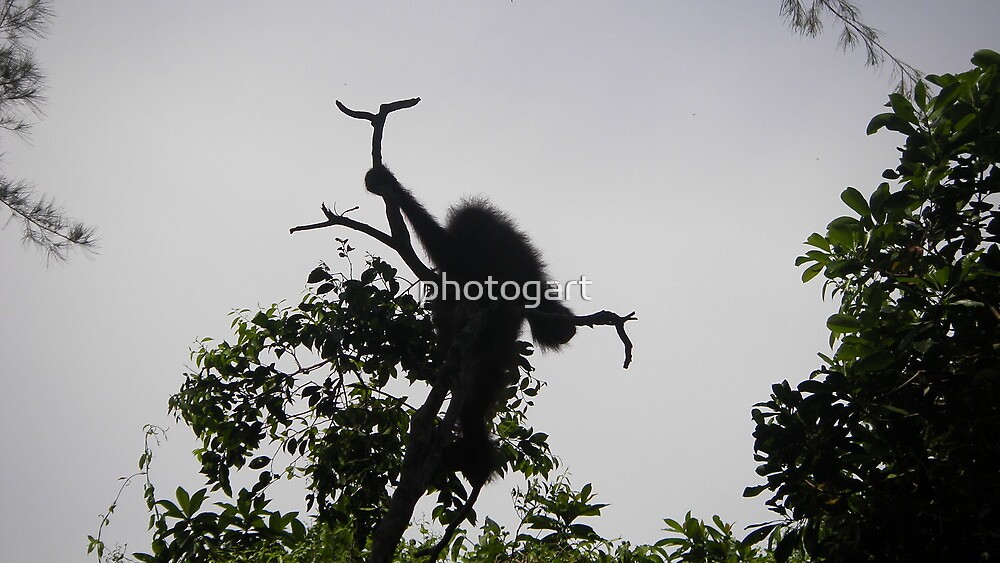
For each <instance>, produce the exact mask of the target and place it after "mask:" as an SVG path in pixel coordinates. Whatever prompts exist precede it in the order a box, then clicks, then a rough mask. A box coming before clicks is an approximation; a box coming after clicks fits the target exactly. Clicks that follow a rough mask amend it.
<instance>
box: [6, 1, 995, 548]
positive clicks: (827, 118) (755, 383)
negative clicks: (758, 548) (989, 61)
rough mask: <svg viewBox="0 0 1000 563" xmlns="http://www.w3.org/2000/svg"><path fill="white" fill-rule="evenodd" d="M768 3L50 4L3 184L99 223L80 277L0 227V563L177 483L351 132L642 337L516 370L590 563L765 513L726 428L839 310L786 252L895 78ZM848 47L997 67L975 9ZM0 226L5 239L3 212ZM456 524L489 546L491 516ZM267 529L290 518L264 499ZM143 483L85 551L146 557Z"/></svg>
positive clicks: (346, 165) (883, 152)
mask: <svg viewBox="0 0 1000 563" xmlns="http://www.w3.org/2000/svg"><path fill="white" fill-rule="evenodd" d="M778 4H779V2H778V0H772V1H770V2H745V1H735V0H730V1H719V2H691V3H681V2H665V1H660V2H655V1H636V2H629V3H611V2H580V1H570V0H565V1H551V2H530V1H524V0H520V1H515V2H506V1H500V0H496V1H492V2H475V3H470V2H458V1H452V2H448V1H425V2H407V3H385V2H336V3H334V2H297V3H294V6H295V8H292V7H290V6H292V4H286V3H277V2H245V1H244V2H236V1H219V2H193V1H181V2H157V3H154V2H136V1H124V0H120V1H92V2H56V4H55V9H56V18H55V20H54V22H53V25H52V27H51V29H50V32H49V34H48V36H47V37H46V38H45V39H43V40H42V41H40V42H39V43H38V47H37V51H36V56H37V58H38V61H39V62H40V63H41V64H42V66H43V67H44V69H45V70H46V73H47V75H48V76H49V81H48V86H49V88H48V92H47V95H48V100H49V101H48V104H47V106H46V116H45V119H44V120H42V121H41V122H39V123H38V125H37V126H36V128H35V130H34V134H33V135H32V137H31V140H30V143H24V142H22V141H20V140H18V139H16V138H12V137H10V136H9V135H8V136H4V137H3V138H2V141H0V142H2V144H0V147H2V150H3V152H4V153H5V154H4V161H3V164H2V169H3V170H4V171H5V173H6V174H7V175H8V176H13V177H25V178H30V179H31V180H33V181H34V182H35V183H36V184H37V185H38V186H39V187H40V188H41V189H42V190H43V191H45V192H46V193H48V194H50V195H52V196H55V197H56V198H57V199H58V200H59V201H60V202H62V203H64V204H65V206H66V208H67V209H68V210H69V211H70V213H71V214H72V215H73V216H74V217H77V218H80V219H82V220H84V221H86V222H87V223H89V224H93V225H96V226H98V227H99V229H100V234H101V236H102V237H103V242H102V245H101V249H100V253H99V254H97V255H96V256H94V257H92V258H87V257H84V256H80V255H77V256H75V257H74V258H73V259H72V261H71V262H70V263H69V264H66V265H52V266H48V267H46V265H45V260H44V257H43V256H42V255H41V254H40V253H38V252H37V251H34V250H32V249H25V248H23V247H22V246H21V244H20V241H19V232H18V225H17V224H16V222H12V223H10V224H9V225H8V226H7V227H6V229H4V230H2V231H0V282H2V285H0V287H2V292H0V314H2V317H0V319H2V322H0V386H2V391H0V428H2V430H0V452H2V458H3V463H2V464H0V561H2V562H4V563H6V562H15V561H29V560H30V561H60V562H62V561H84V560H85V557H86V556H85V548H86V535H87V534H88V533H95V532H96V530H97V526H98V523H99V521H98V515H99V514H100V513H102V512H103V511H104V510H105V509H106V508H107V506H108V504H109V503H110V502H111V500H112V499H113V497H114V495H115V492H116V491H117V488H118V486H119V482H118V481H117V478H118V477H119V476H121V475H126V474H129V473H131V472H132V471H134V468H135V467H136V459H137V458H138V456H139V454H140V453H141V448H142V439H143V435H142V426H143V424H146V423H153V424H159V425H163V426H168V427H169V428H170V431H169V435H168V437H169V441H168V442H167V443H166V444H164V446H163V447H161V448H159V449H157V450H156V454H157V458H156V459H155V461H154V467H153V469H154V472H155V480H156V483H157V484H158V485H159V487H160V489H159V490H160V492H161V493H162V494H169V493H170V492H171V491H172V490H173V489H174V488H175V487H176V486H177V485H179V484H180V485H184V486H185V487H188V488H189V489H196V488H199V487H200V486H201V485H200V483H201V481H200V480H199V478H198V475H197V467H196V465H195V463H194V461H193V460H192V458H191V456H190V450H191V449H192V448H193V447H195V442H194V441H193V439H192V437H191V434H190V431H189V430H188V429H187V428H186V427H184V426H182V425H179V424H177V423H175V422H174V421H173V420H172V419H171V417H169V416H168V415H167V412H166V403H167V398H168V397H169V396H170V394H171V393H173V392H175V391H176V390H177V389H178V387H179V385H180V383H181V381H182V373H183V372H184V369H185V365H186V364H188V363H189V362H188V354H189V349H190V348H191V345H192V343H193V342H194V341H195V340H196V339H198V338H201V337H206V336H212V337H215V338H218V339H221V338H225V337H227V336H228V334H229V332H228V327H229V321H230V319H229V317H228V313H229V312H230V311H231V310H233V309H236V308H244V307H250V308H254V307H256V306H258V305H262V306H267V305H268V304H270V303H272V302H275V301H280V300H282V299H287V300H288V301H289V303H294V302H295V300H296V299H297V298H298V297H299V296H300V294H301V291H302V288H303V284H304V282H305V278H306V276H307V275H308V273H309V271H310V270H311V269H312V268H313V267H314V266H315V265H316V264H317V263H318V262H319V261H320V260H326V261H328V262H330V263H331V264H337V259H336V253H335V242H334V237H336V236H345V235H349V236H350V237H351V241H352V243H353V244H354V245H355V246H357V247H358V248H359V249H361V250H363V251H373V252H377V253H382V254H386V255H387V254H388V253H387V252H386V251H385V250H384V249H383V248H382V247H380V246H379V245H378V244H377V243H375V242H373V241H369V240H365V239H364V238H363V237H362V236H360V235H358V234H357V233H350V232H347V231H337V230H334V229H326V230H319V231H310V232H306V233H298V234H296V235H291V236H290V235H289V234H288V228H289V227H292V226H294V225H299V224H304V223H311V222H316V221H319V220H322V215H321V213H320V210H319V204H320V203H321V202H324V201H325V202H326V203H327V204H329V205H331V206H332V205H333V204H336V205H337V207H338V208H339V209H345V208H348V207H352V206H355V205H360V206H361V209H360V210H359V211H357V212H356V213H355V214H354V215H353V216H354V217H355V218H356V219H359V220H365V221H367V222H369V223H371V224H373V225H376V226H379V227H383V226H384V216H383V215H382V206H381V204H380V202H379V201H378V200H377V199H376V198H374V196H371V195H369V194H367V193H366V192H365V191H364V189H363V186H362V178H363V176H364V173H365V171H366V170H367V167H368V166H369V165H370V154H369V150H370V132H371V129H370V127H368V126H367V125H366V124H364V123H361V122H358V121H354V120H350V119H348V118H346V117H345V116H343V115H342V114H340V113H339V112H338V111H337V110H336V108H335V106H334V103H333V102H334V100H335V99H340V100H342V101H344V102H345V103H347V104H348V105H350V106H352V107H357V108H369V109H375V108H377V106H378V104H379V103H381V102H386V101H391V100H396V99H401V98H409V97H414V96H420V97H421V98H422V100H423V101H422V102H421V103H420V104H419V105H418V106H416V107H415V108H412V109H409V110H406V111H404V112H401V113H398V114H394V115H393V116H392V117H391V118H390V121H389V124H388V127H387V129H386V138H385V144H384V154H385V159H386V162H387V163H388V164H389V165H390V166H392V168H393V170H394V171H395V172H396V173H397V175H398V177H399V178H400V179H401V181H402V182H403V183H404V184H405V185H408V186H409V187H411V188H412V189H413V190H414V192H415V193H416V194H417V195H418V197H420V198H421V199H422V200H423V201H424V202H425V204H426V205H427V207H428V208H429V209H431V210H432V211H434V212H436V213H439V214H441V213H443V212H444V210H445V209H446V208H447V207H448V205H449V204H450V203H452V202H454V201H455V200H457V199H459V198H460V197H461V196H463V195H476V194H478V195H485V196H488V197H489V198H490V199H492V200H493V201H494V202H495V203H496V204H497V205H498V206H499V207H501V208H503V209H505V210H507V211H508V212H509V213H510V214H511V215H512V216H513V217H514V218H516V220H517V221H518V223H519V224H520V226H521V227H522V228H523V229H524V230H525V231H527V232H528V233H530V234H531V235H532V237H533V240H534V241H535V243H536V244H537V246H538V247H539V248H540V249H541V250H542V251H543V253H544V255H545V258H546V260H547V262H548V263H549V266H550V273H551V274H552V276H553V277H554V278H555V279H571V278H577V277H579V276H581V275H585V276H587V277H588V278H589V279H591V280H593V281H594V283H593V285H592V286H591V291H590V293H591V296H592V298H593V301H592V302H589V303H581V302H579V301H576V302H571V306H572V307H573V308H574V309H575V310H576V311H577V312H578V313H590V312H594V311H597V310H601V309H612V310H615V311H618V312H619V313H622V314H624V313H628V312H629V311H632V310H636V311H637V312H638V316H639V319H640V320H639V321H638V322H635V323H632V324H630V325H629V329H630V334H631V336H632V339H633V340H634V341H635V361H634V364H633V366H632V367H631V368H630V369H629V370H627V371H625V370H622V369H621V361H622V352H621V343H620V342H619V341H618V339H617V337H616V335H615V334H614V331H613V330H612V329H609V328H604V329H598V330H586V329H584V330H583V331H582V333H581V334H579V335H578V336H577V338H575V339H574V341H573V344H572V346H570V347H569V349H567V350H566V351H565V352H562V353H560V354H557V355H551V356H547V357H540V358H537V360H536V362H535V364H536V367H537V368H538V371H537V375H538V376H539V377H540V378H541V379H543V380H545V381H547V382H548V384H549V385H548V387H547V388H546V389H545V390H544V391H543V395H542V396H541V397H540V398H539V399H538V401H537V407H536V408H535V409H534V410H533V411H532V412H531V413H530V422H531V424H532V425H533V426H534V428H535V429H536V430H539V431H544V432H547V433H549V434H550V442H551V444H552V446H553V449H554V451H555V453H556V454H558V455H559V456H560V457H561V459H562V460H563V462H564V465H565V466H566V467H568V468H569V470H570V471H571V474H572V479H573V482H574V483H575V484H576V485H577V486H582V485H583V484H585V483H593V484H594V487H595V491H596V492H597V495H598V497H597V500H598V501H600V502H606V503H610V504H611V506H610V507H609V508H607V509H606V510H605V516H604V517H602V518H601V519H600V520H599V521H596V522H595V523H594V524H595V526H596V528H597V529H598V531H599V532H601V533H602V534H604V535H606V536H612V537H614V536H622V537H625V538H628V539H631V540H634V541H653V540H655V539H657V538H659V537H662V535H661V534H660V528H661V527H662V522H661V519H662V518H665V517H672V518H678V517H681V516H683V514H684V513H685V512H686V511H688V510H692V511H693V512H694V513H695V515H697V516H699V517H702V518H709V517H710V516H711V515H712V514H720V515H721V516H722V517H723V518H724V519H726V520H728V521H733V520H735V521H736V522H737V524H738V525H739V526H744V525H747V524H751V523H754V522H758V521H762V520H765V519H768V518H770V516H769V513H768V512H767V511H766V510H765V509H764V506H763V502H764V500H765V499H766V497H761V498H757V499H743V498H741V493H742V491H743V488H744V487H745V486H748V485H754V484H757V483H759V478H758V477H757V476H756V475H755V474H754V467H755V464H754V462H753V459H752V455H753V439H752V437H751V432H752V430H753V424H752V422H751V420H750V408H751V406H752V405H753V404H754V403H755V402H758V401H763V400H766V399H767V398H768V394H769V389H770V385H771V384H772V383H774V382H777V381H780V380H782V379H786V378H787V379H789V380H790V381H792V382H793V383H794V382H797V381H799V380H801V379H803V378H804V377H806V376H807V375H808V374H809V373H810V371H812V370H813V369H815V368H817V367H818V366H819V359H818V358H817V357H816V355H815V354H816V352H818V351H825V350H826V341H827V332H826V330H825V328H824V321H825V319H826V317H827V316H828V315H829V314H830V313H831V311H832V310H833V308H834V307H835V304H834V303H831V302H829V301H828V302H825V303H824V302H823V301H822V299H821V285H822V284H821V282H820V281H819V280H817V281H814V282H812V283H810V284H808V285H803V284H802V283H801V282H800V281H799V276H800V270H799V269H798V268H796V267H795V266H794V264H793V261H794V259H795V257H796V256H797V255H799V254H800V253H801V252H802V251H803V249H804V247H803V245H802V241H803V240H805V238H806V237H807V236H808V235H809V233H811V232H813V231H819V230H822V229H823V228H824V227H825V225H826V224H827V223H828V222H829V221H830V220H831V219H833V218H835V217H837V216H839V215H842V214H846V213H847V212H848V211H849V210H847V208H846V207H845V206H843V205H842V204H841V203H840V201H839V194H840V192H841V190H843V189H844V188H845V187H846V186H849V185H852V186H856V187H857V188H858V189H860V190H861V191H862V192H863V193H870V191H871V190H872V189H873V188H874V187H875V186H876V185H877V184H878V182H879V181H880V173H881V171H882V170H883V169H884V168H889V167H894V166H895V163H896V160H897V157H896V154H897V153H896V150H895V146H896V145H897V144H898V143H899V142H900V140H901V138H900V137H898V136H896V135H895V134H893V133H888V132H882V133H880V134H878V135H876V136H874V137H867V136H866V135H865V126H866V125H867V123H868V120H869V119H870V118H871V116H873V115H875V114H876V113H879V112H881V111H882V110H883V108H882V105H883V104H884V102H885V100H886V95H887V93H888V92H889V91H890V90H891V89H892V87H893V82H892V80H891V78H890V76H889V72H888V71H887V70H885V71H882V72H876V71H873V70H870V69H867V68H865V67H864V65H863V61H864V55H863V53H861V52H854V53H847V54H844V53H842V52H840V51H838V50H837V49H836V47H835V43H836V33H837V31H838V30H837V29H836V28H835V27H834V25H833V22H831V24H830V32H829V33H828V34H827V35H826V36H824V37H821V38H819V39H816V40H811V39H801V38H799V37H797V36H795V35H793V34H792V33H791V32H790V31H789V30H788V29H787V28H786V27H785V25H784V24H783V22H782V21H781V19H780V17H779V15H778ZM861 5H862V8H863V15H864V18H865V20H866V21H867V22H868V23H869V24H870V25H873V26H875V27H877V28H879V29H880V30H882V31H883V32H884V34H885V35H884V40H885V44H886V45H887V46H888V47H889V48H890V49H891V50H892V51H893V52H894V53H895V54H896V55H898V56H899V57H901V58H902V59H904V60H906V61H908V62H909V63H911V64H913V65H914V66H916V67H918V68H920V69H921V70H923V71H925V72H932V73H943V72H961V71H963V70H966V69H968V68H969V67H970V66H971V64H970V63H969V58H970V57H971V55H972V53H973V52H974V51H975V50H976V49H979V48H983V47H990V48H994V49H996V48H998V47H1000V45H997V42H996V35H995V34H996V23H997V22H998V21H1000V4H998V3H997V2H996V1H995V0H956V1H952V2H941V1H935V2H931V1H911V2H906V1H901V0H893V1H881V2H876V1H866V2H862V4H861ZM0 218H3V219H6V211H5V210H0ZM517 484H518V481H516V480H514V479H507V480H505V481H503V482H501V483H498V484H494V485H493V486H491V487H490V488H489V489H488V491H486V493H484V498H483V500H482V501H481V505H480V506H478V507H477V509H478V511H479V512H480V514H481V515H489V516H491V517H493V518H494V519H496V520H498V521H500V522H503V523H505V524H508V525H510V524H512V523H513V516H512V512H511V510H510V508H509V505H510V502H509V490H510V488H511V487H513V486H516V485H517ZM280 503H281V507H282V508H290V507H295V506H298V505H299V504H301V495H300V494H299V493H297V492H295V491H290V492H288V494H286V495H285V496H284V497H283V498H282V499H281V501H280ZM145 523H146V513H145V508H144V505H143V501H142V498H141V488H140V487H138V486H136V487H134V488H133V489H132V490H129V491H127V492H126V494H125V495H124V497H123V499H122V501H121V503H120V506H119V509H118V511H117V513H116V515H115V517H114V518H113V521H112V526H111V528H110V529H109V530H108V531H107V532H106V536H105V538H106V539H107V540H109V542H110V544H111V545H113V544H114V543H115V542H126V541H127V542H128V544H129V545H128V547H129V550H130V551H131V550H142V549H144V548H145V547H147V546H148V543H146V542H148V539H147V536H146V533H145Z"/></svg>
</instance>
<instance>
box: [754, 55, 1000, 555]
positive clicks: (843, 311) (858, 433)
mask: <svg viewBox="0 0 1000 563" xmlns="http://www.w3.org/2000/svg"><path fill="white" fill-rule="evenodd" d="M972 62H973V64H974V65H975V68H973V69H972V70H970V71H968V72H965V73H962V74H957V75H947V74H946V75H941V76H928V77H927V81H928V82H929V83H931V84H932V85H934V86H935V87H936V88H937V90H936V92H935V93H934V94H932V93H931V92H929V91H928V87H926V86H925V85H923V84H917V86H916V88H915V90H914V94H913V99H912V100H910V99H907V98H906V97H904V96H903V95H900V94H893V95H891V96H890V97H889V103H888V107H889V108H890V111H889V112H887V113H883V114H881V115H877V116H875V118H874V119H872V121H871V124H870V125H869V128H868V131H869V133H874V132H876V131H878V130H881V129H883V128H885V129H889V130H891V131H896V132H899V133H902V134H903V135H905V136H906V140H905V142H904V144H903V146H902V147H901V149H900V151H901V157H900V161H899V165H898V166H897V167H896V168H895V169H892V170H886V171H885V173H884V177H885V178H886V179H887V180H890V181H893V182H894V185H890V183H889V182H884V183H882V184H880V185H879V186H878V187H877V188H876V189H875V190H874V191H873V192H872V193H871V195H870V196H869V197H867V198H865V197H863V196H862V194H861V192H859V191H858V190H856V189H855V188H847V189H846V190H844V192H843V194H842V196H841V197H842V199H843V201H844V202H845V203H846V204H847V205H848V207H850V208H851V210H852V211H853V214H852V215H850V216H844V217H839V218H837V219H834V220H833V221H832V222H831V223H830V224H829V225H828V227H827V232H826V234H825V235H821V234H815V233H814V234H813V235H811V236H810V237H809V239H808V241H807V243H808V244H809V245H811V246H813V247H815V248H814V249H813V250H810V251H809V252H807V253H806V255H805V256H802V257H800V258H799V260H798V263H799V264H800V265H805V266H807V267H806V269H805V271H804V273H803V279H804V280H806V281H808V280H809V279H811V278H813V277H815V276H818V275H819V274H821V273H822V274H823V275H824V276H825V277H826V283H825V285H824V292H825V290H826V289H831V290H832V294H833V295H835V296H837V297H839V299H840V310H839V312H838V313H837V314H835V315H833V316H831V317H830V319H829V321H828V322H827V326H828V327H829V329H830V332H831V336H830V339H831V346H833V345H836V349H835V351H834V352H833V354H832V356H826V355H822V354H821V357H822V359H823V361H824V364H825V365H823V366H822V367H821V368H820V369H818V370H817V371H815V372H814V373H813V374H812V375H811V376H810V378H809V379H808V380H806V381H804V382H802V383H800V384H799V385H798V386H797V387H795V388H793V387H791V386H790V385H789V384H788V382H783V383H780V384H777V385H775V386H774V387H773V388H772V395H771V398H770V400H769V401H767V402H765V403H761V404H760V405H757V407H758V408H757V409H755V410H754V412H753V417H754V420H755V421H756V423H757V427H756V430H755V432H754V436H755V438H756V443H755V448H756V450H757V454H756V459H757V460H758V461H759V462H760V466H759V468H758V473H759V474H760V475H762V476H764V477H766V478H767V483H766V484H764V485H762V486H759V487H752V488H750V489H748V490H747V494H748V495H756V494H760V493H762V492H764V491H765V490H766V491H770V492H771V493H772V497H771V499H770V500H769V501H768V504H769V505H770V506H771V507H772V509H773V510H775V511H776V512H778V513H779V514H780V515H782V516H783V517H784V518H785V519H786V520H785V521H784V522H783V523H780V524H774V526H777V527H780V528H781V529H783V530H784V538H783V540H782V541H781V542H780V544H779V545H778V547H777V551H776V555H777V556H778V559H779V560H783V559H784V557H786V556H787V554H788V553H790V551H791V550H792V549H793V548H794V547H796V546H798V547H801V548H803V549H804V550H805V551H806V552H807V553H809V554H810V555H812V556H813V557H815V558H818V559H821V560H829V561H972V560H988V559H989V560H992V559H995V558H997V557H998V556H1000V531H998V530H1000V480H998V479H997V467H998V465H1000V441H998V440H997V436H998V435H1000V311H998V306H1000V248H998V244H997V243H998V242H1000V209H997V204H998V202H1000V201H998V199H997V194H998V192H1000V169H998V160H1000V76H998V67H1000V55H998V54H997V53H996V52H994V51H989V50H983V51H979V52H977V53H976V54H975V56H974V57H973V59H972Z"/></svg>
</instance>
